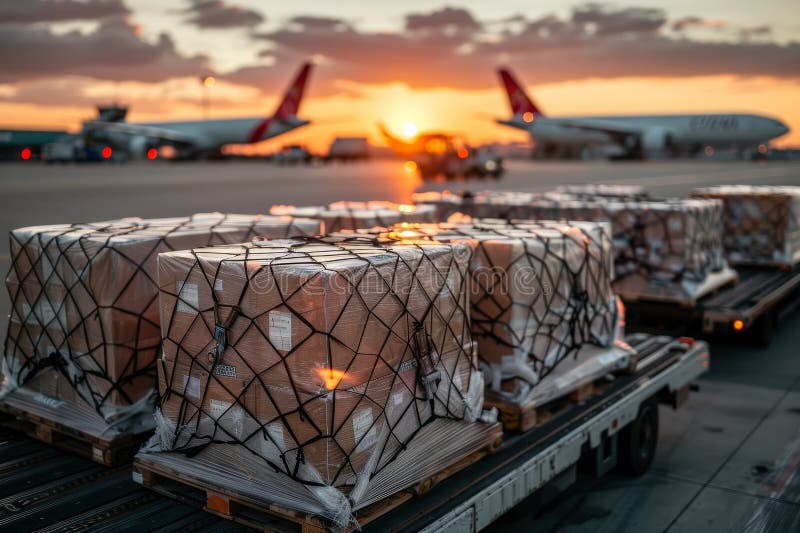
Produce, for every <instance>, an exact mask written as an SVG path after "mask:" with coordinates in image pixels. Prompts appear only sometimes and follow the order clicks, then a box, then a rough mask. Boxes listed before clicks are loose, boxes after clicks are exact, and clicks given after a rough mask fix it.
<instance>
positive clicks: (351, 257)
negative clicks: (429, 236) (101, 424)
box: [158, 239, 482, 487]
mask: <svg viewBox="0 0 800 533" xmlns="http://www.w3.org/2000/svg"><path fill="white" fill-rule="evenodd" d="M469 255H470V254H469V250H468V248H467V247H465V246H461V245H456V246H450V245H445V244H441V243H430V242H428V243H424V244H422V245H406V244H397V245H396V246H393V247H389V248H383V247H380V246H378V245H376V244H374V243H371V242H367V241H365V240H363V239H362V240H357V239H356V240H347V239H325V240H290V241H265V242H260V243H253V244H246V245H241V246H230V247H227V246H226V247H217V248H207V249H195V250H192V251H184V252H171V253H165V254H161V255H160V256H159V261H158V262H159V278H158V279H159V287H160V298H159V301H160V306H161V324H162V334H163V337H164V345H163V346H164V354H163V357H162V363H161V364H160V365H159V382H160V387H161V392H162V405H161V409H162V413H163V415H164V416H165V417H166V419H167V420H168V421H169V426H170V427H174V428H175V430H174V433H175V439H174V441H173V442H172V443H171V444H170V446H169V449H172V450H181V449H185V448H187V447H191V446H196V445H198V444H200V443H202V442H206V443H207V442H209V441H210V440H212V439H213V440H215V441H219V440H222V441H226V439H227V441H231V442H235V443H236V444H237V446H236V447H234V448H231V449H230V453H234V454H236V453H243V454H250V453H255V454H257V455H259V456H260V457H262V459H264V460H266V461H269V462H270V464H272V465H273V466H275V467H276V468H278V469H280V470H282V471H284V472H285V473H286V474H288V475H290V476H293V477H295V478H296V479H299V480H300V481H304V482H322V483H325V484H327V485H332V486H334V487H344V486H349V485H352V484H354V483H355V482H356V481H357V479H358V478H359V477H360V476H361V477H363V476H368V475H369V469H370V468H374V467H375V465H376V464H378V463H377V462H376V461H378V462H379V457H378V456H380V458H383V459H384V460H386V458H387V457H391V456H392V454H395V453H399V452H400V450H401V449H402V448H403V446H404V444H405V443H407V442H408V441H409V440H410V439H411V438H412V437H413V435H414V434H415V431H416V430H417V429H419V427H420V424H421V423H422V422H424V421H425V420H427V419H428V418H429V417H430V416H431V412H430V409H431V405H430V402H429V401H428V399H426V395H425V391H423V390H421V389H420V385H419V384H418V383H417V378H418V373H419V372H420V370H419V365H420V364H422V363H421V362H420V358H422V360H425V361H428V359H427V358H426V356H425V354H420V352H419V350H416V348H415V344H414V343H413V342H412V341H413V340H414V333H413V332H414V328H415V324H416V323H417V322H419V323H421V324H422V325H423V328H424V337H423V338H425V339H427V340H426V344H427V343H430V346H431V347H432V349H433V352H432V353H433V355H432V358H431V359H430V362H431V363H430V364H431V365H433V367H435V369H437V370H438V371H439V375H440V378H441V379H440V381H439V383H438V384H436V385H434V390H435V391H436V392H435V401H434V402H433V403H434V410H435V414H436V415H437V416H440V417H446V418H452V419H463V418H465V417H470V416H472V417H474V416H476V411H479V410H480V406H481V405H482V395H481V393H482V383H481V382H480V378H479V377H476V376H477V373H476V366H475V360H474V354H473V353H472V350H471V337H470V332H469V328H468V320H467V316H466V306H467V294H466V273H467V265H468V262H469ZM217 326H220V327H217ZM222 332H224V336H225V340H224V342H222V335H221V333H222ZM215 333H216V335H215ZM218 348H219V349H218ZM479 385H480V386H479ZM220 413H227V414H225V415H224V416H223V415H222V414H220ZM225 417H228V418H227V419H226V418H225ZM376 453H377V454H378V455H376Z"/></svg>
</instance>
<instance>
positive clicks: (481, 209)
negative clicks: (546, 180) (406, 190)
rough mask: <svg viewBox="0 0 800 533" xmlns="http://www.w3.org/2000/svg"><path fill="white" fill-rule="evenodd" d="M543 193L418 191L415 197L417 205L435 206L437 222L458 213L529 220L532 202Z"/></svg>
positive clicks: (475, 216) (479, 216)
mask: <svg viewBox="0 0 800 533" xmlns="http://www.w3.org/2000/svg"><path fill="white" fill-rule="evenodd" d="M542 197H543V195H542V194H537V193H523V192H503V191H480V192H470V191H460V192H450V191H443V192H433V191H432V192H421V193H414V194H413V195H412V199H413V202H414V204H415V205H416V206H417V207H422V206H433V207H434V208H435V210H436V222H441V221H443V220H447V219H448V218H449V217H450V216H451V215H453V214H455V213H462V214H464V215H469V216H471V217H474V218H479V219H486V218H500V219H507V220H511V219H529V218H531V217H530V214H531V210H530V204H531V202H533V201H534V200H536V199H538V198H542Z"/></svg>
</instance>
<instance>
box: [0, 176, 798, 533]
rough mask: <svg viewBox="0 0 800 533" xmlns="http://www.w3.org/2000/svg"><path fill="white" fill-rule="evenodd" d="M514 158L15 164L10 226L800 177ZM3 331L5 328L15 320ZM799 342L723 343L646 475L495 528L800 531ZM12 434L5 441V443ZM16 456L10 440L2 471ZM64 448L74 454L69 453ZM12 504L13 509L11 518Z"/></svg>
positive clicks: (612, 480) (1, 245)
mask: <svg viewBox="0 0 800 533" xmlns="http://www.w3.org/2000/svg"><path fill="white" fill-rule="evenodd" d="M507 170H508V171H507V173H506V175H505V176H504V177H503V178H502V179H500V180H497V181H495V180H482V181H469V182H465V181H457V182H425V183H423V182H422V181H421V180H420V179H419V178H418V177H417V176H416V175H414V174H413V173H408V172H406V171H404V169H403V162H402V161H391V160H387V161H376V162H371V163H364V164H352V165H333V166H321V165H320V166H312V167H278V166H274V165H270V164H267V163H263V162H255V161H251V162H205V163H203V162H186V163H169V162H153V163H150V162H148V163H144V162H143V163H132V164H126V165H111V164H96V165H91V164H85V165H57V166H48V165H44V164H38V163H31V164H3V165H0V232H3V233H4V234H5V233H7V232H8V231H10V230H11V229H13V228H16V227H21V226H28V225H39V224H48V223H60V222H83V221H96V220H106V219H110V218H119V217H123V216H141V217H158V216H177V215H188V214H191V213H194V212H208V211H225V212H236V213H258V212H261V213H263V212H266V211H267V210H268V209H269V206H270V205H272V204H277V203H281V204H287V203H293V204H301V205H311V204H319V203H326V202H331V201H336V200H344V199H352V200H368V199H388V200H394V201H409V200H410V195H411V193H412V192H413V191H415V190H432V189H438V190H441V189H445V188H449V189H451V190H461V189H471V190H480V189H501V190H521V191H539V190H546V189H551V188H553V187H555V186H557V185H560V184H568V183H606V184H615V183H616V184H622V183H624V184H638V185H643V186H645V187H646V188H647V189H648V190H649V191H650V193H651V194H653V195H657V196H668V195H683V194H686V193H687V192H688V191H689V190H691V189H692V188H693V187H696V186H702V185H712V184H785V185H800V164H798V163H785V162H769V163H753V162H716V161H677V162H674V161H655V162H618V163H611V162H514V161H512V162H510V163H508V164H507ZM9 266H10V257H9V249H8V241H7V240H3V241H1V242H0V269H2V270H3V272H6V271H7V270H8V268H9ZM8 312H9V301H8V296H7V295H6V294H5V292H3V294H2V297H0V316H6V315H7V314H8ZM0 330H2V331H3V332H4V330H5V326H1V327H0ZM799 341H800V313H796V314H795V315H793V316H791V317H789V319H788V320H786V321H785V322H784V323H783V324H782V325H781V326H780V328H779V329H778V331H777V332H776V335H775V338H774V340H773V342H772V344H771V345H770V347H769V348H755V347H749V346H743V345H741V343H739V342H737V340H735V339H730V340H729V342H728V343H723V342H715V343H714V344H712V346H711V356H712V362H711V370H710V372H709V373H708V374H706V375H705V376H704V377H703V378H701V379H700V380H699V382H698V385H699V390H698V391H697V392H694V393H693V394H692V395H691V397H690V400H689V402H688V403H687V404H686V405H684V406H683V408H682V409H680V410H678V411H673V410H671V409H670V408H668V407H662V408H661V412H660V414H661V428H660V438H659V443H658V451H657V455H656V460H655V464H654V465H653V467H652V468H651V470H650V471H649V472H648V473H647V474H645V475H644V476H642V477H640V478H627V477H625V476H623V475H621V474H612V475H610V476H607V477H605V478H603V479H601V480H582V481H581V482H580V483H579V484H578V485H577V486H576V487H574V488H573V489H571V490H570V491H568V492H567V493H565V494H564V495H562V496H561V497H560V498H559V499H558V500H557V501H555V502H554V503H553V504H552V505H550V506H548V510H547V511H545V512H544V513H543V514H539V515H534V514H533V513H532V511H531V510H530V509H531V508H532V507H534V506H533V505H532V503H533V502H523V503H522V504H521V505H519V506H518V507H517V508H515V509H514V510H513V511H512V512H510V513H508V514H507V515H505V516H504V517H502V518H501V519H500V520H498V521H497V522H495V523H494V524H493V525H492V526H491V528H490V529H491V530H518V531H519V530H525V531H527V530H533V529H534V528H535V529H536V531H576V532H589V531H591V532H595V531H631V532H633V531H636V532H648V531H673V532H679V531H680V532H682V531H692V532H694V531H747V532H756V531H759V532H761V531H800V348H798V345H800V342H799ZM2 440H3V436H2V435H0V441H2ZM3 445H4V443H2V442H0V452H2V450H3V448H2V446H3ZM29 446H30V447H32V448H33V447H35V446H38V445H36V444H33V443H30V445H29ZM4 460H5V459H4V456H3V454H2V453H0V470H2V471H5V470H4V469H3V465H5V464H6V463H3V461H4ZM58 460H59V461H61V460H65V459H63V458H62V456H61V455H59V456H58ZM86 468H89V467H88V466H87V467H86ZM125 475H126V474H125V473H124V472H120V473H118V474H115V476H117V477H118V478H119V479H118V480H117V481H115V483H118V484H123V485H124V484H126V483H129V482H128V481H127V480H126V478H125ZM115 479H116V478H115ZM12 486H13V485H7V484H4V483H2V480H0V502H2V501H5V500H6V499H7V498H9V497H11V496H12V495H13V494H14V493H13V491H12ZM115 486H116V485H115ZM17 488H18V487H17ZM14 490H15V489H14ZM120 490H122V489H120ZM136 490H138V489H135V488H134V487H132V488H130V491H131V492H130V494H139V493H138V492H135V491H136ZM87 497H89V498H91V496H90V495H88V496H87ZM109 497H110V496H109ZM126 497H129V496H126ZM130 497H132V496H130ZM138 497H145V496H141V495H140V496H138ZM178 507H179V504H174V505H173V506H171V507H170V509H172V512H176V513H177V511H176V510H175V509H177V508H178ZM70 509H71V508H70V507H69V506H66V507H64V510H63V514H64V517H65V518H64V519H66V520H68V519H69V518H70V513H71V512H72V513H74V514H75V515H77V514H78V513H79V512H80V513H82V515H81V523H83V522H84V521H85V520H88V521H89V522H87V523H91V512H92V511H91V509H89V510H87V509H86V508H85V506H84V507H80V508H79V507H75V508H74V510H72V511H71V510H70ZM0 511H2V510H1V509H0ZM48 512H50V511H48V506H47V505H42V506H40V508H37V507H36V506H35V505H34V507H32V508H29V509H27V510H26V513H28V514H27V515H26V516H28V517H29V519H30V520H32V522H30V523H31V524H35V523H37V521H36V520H37V517H38V518H39V520H40V521H39V522H38V523H40V524H43V523H49V522H48V521H47V519H46V517H47V514H48ZM96 512H97V513H101V512H102V511H101V510H98V511H96ZM86 513H89V514H88V515H87V514H86ZM181 516H183V518H181V520H177V519H176V520H177V521H176V529H180V528H184V529H185V527H186V525H187V524H188V523H189V522H191V521H192V520H195V519H199V518H197V517H199V516H200V515H197V514H195V513H193V512H191V511H190V510H186V512H185V513H184V515H181ZM3 517H4V512H0V519H2V518H3ZM87 517H88V518H87ZM192 517H195V518H192ZM41 520H45V521H44V522H41ZM0 521H2V520H0ZM206 524H207V525H208V527H213V526H214V524H216V525H217V526H219V525H220V524H219V523H217V522H216V519H214V520H213V521H207V520H206Z"/></svg>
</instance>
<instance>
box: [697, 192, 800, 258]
mask: <svg viewBox="0 0 800 533" xmlns="http://www.w3.org/2000/svg"><path fill="white" fill-rule="evenodd" d="M692 197H694V198H712V199H717V200H721V201H722V203H723V206H724V216H723V220H724V225H725V230H724V234H723V242H724V246H725V254H726V256H727V259H728V261H730V262H731V263H732V264H756V265H777V266H793V265H795V264H797V263H798V262H800V187H788V186H787V187H777V186H750V185H723V186H719V187H705V188H701V189H695V190H694V191H692Z"/></svg>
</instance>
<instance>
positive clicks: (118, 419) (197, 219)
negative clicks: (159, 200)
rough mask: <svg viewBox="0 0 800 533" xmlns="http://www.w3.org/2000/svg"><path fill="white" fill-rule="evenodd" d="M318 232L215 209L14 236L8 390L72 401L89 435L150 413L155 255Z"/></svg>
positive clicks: (52, 402)
mask: <svg viewBox="0 0 800 533" xmlns="http://www.w3.org/2000/svg"><path fill="white" fill-rule="evenodd" d="M319 229H320V227H319V222H317V221H314V220H303V219H292V218H290V217H271V216H267V217H262V216H251V215H222V214H219V213H209V214H197V215H194V216H192V217H188V218H173V219H155V220H143V219H134V218H132V219H122V220H115V221H109V222H102V223H90V224H72V225H52V226H37V227H28V228H21V229H17V230H14V231H12V232H11V236H10V237H11V254H12V265H11V269H10V271H9V274H8V277H7V279H6V286H7V289H8V293H9V296H10V298H11V303H12V310H11V315H10V321H9V327H8V333H7V336H6V339H5V353H4V357H3V360H2V371H3V375H4V385H3V391H2V393H3V394H4V395H5V394H9V393H13V392H14V391H15V390H17V389H19V388H20V387H21V389H19V391H18V393H17V394H15V396H20V398H25V397H27V396H30V395H31V394H33V398H32V400H33V401H34V403H33V404H32V405H33V406H34V407H33V408H31V409H32V410H35V409H37V408H40V409H47V408H54V407H59V406H60V405H62V404H64V403H66V404H67V406H68V407H69V409H67V410H66V411H64V412H68V413H69V414H70V416H72V415H73V414H74V415H75V416H74V418H75V420H76V421H78V422H81V423H82V422H83V421H85V422H86V424H87V426H88V427H86V428H82V429H86V430H87V431H88V430H89V429H93V428H95V427H96V426H98V425H100V426H102V425H104V424H105V423H107V424H112V425H113V424H122V422H123V421H125V420H128V419H130V418H131V417H134V416H139V415H143V416H147V414H148V413H151V412H152V404H153V401H154V397H155V393H154V388H155V384H156V368H155V359H156V356H157V352H158V350H159V346H160V344H161V335H160V324H159V316H158V285H157V283H156V258H157V255H158V254H159V253H160V252H166V251H170V250H176V249H183V248H191V247H195V246H205V245H212V244H224V243H230V242H241V241H243V240H246V239H249V238H252V237H253V236H268V237H276V238H278V237H285V236H294V235H302V234H306V233H310V234H316V233H317V232H318V231H319ZM37 402H38V403H37ZM148 405H149V407H148ZM62 416H67V415H61V414H60V415H59V417H60V418H61V417H62ZM62 421H63V418H62ZM150 425H151V426H152V422H150Z"/></svg>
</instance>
